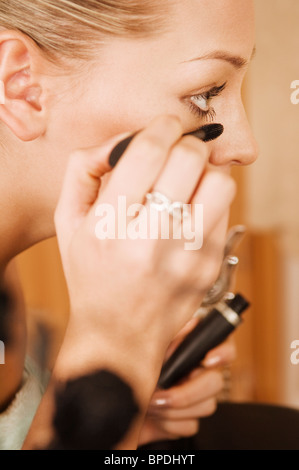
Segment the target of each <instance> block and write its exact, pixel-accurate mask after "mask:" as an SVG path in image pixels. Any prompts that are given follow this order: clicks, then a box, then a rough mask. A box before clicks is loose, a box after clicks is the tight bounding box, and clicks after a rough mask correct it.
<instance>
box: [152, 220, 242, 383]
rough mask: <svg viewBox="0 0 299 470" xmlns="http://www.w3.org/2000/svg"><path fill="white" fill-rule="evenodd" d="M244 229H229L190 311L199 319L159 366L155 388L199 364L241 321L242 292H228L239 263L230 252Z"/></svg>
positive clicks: (186, 372)
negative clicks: (219, 259)
mask: <svg viewBox="0 0 299 470" xmlns="http://www.w3.org/2000/svg"><path fill="white" fill-rule="evenodd" d="M245 230H246V229H245V227H244V226H243V225H237V226H235V227H233V228H232V229H231V230H230V232H229V234H228V238H227V242H226V245H225V248H224V258H223V263H222V267H221V270H220V274H219V277H218V279H217V280H216V282H215V284H214V285H213V287H212V288H211V289H210V290H209V291H208V293H207V294H206V296H205V298H204V300H203V302H202V304H201V307H200V308H199V309H198V310H197V311H196V312H195V314H194V316H195V317H203V319H202V320H200V321H199V323H198V325H197V326H196V327H195V328H194V329H193V330H192V331H191V333H189V334H188V335H187V336H186V338H185V339H184V340H183V342H182V343H181V344H180V345H179V346H178V348H177V349H176V350H175V352H174V353H173V355H172V356H171V357H170V358H169V359H168V360H167V361H166V363H165V364H164V366H163V367H162V371H161V375H160V378H159V381H158V387H159V388H163V389H167V388H170V387H172V386H173V385H175V384H176V383H177V382H178V381H179V380H181V379H182V378H184V377H185V376H186V375H187V374H189V373H190V372H191V371H192V370H193V369H194V368H195V367H197V366H198V365H199V364H200V362H201V361H202V360H203V359H204V357H205V356H206V354H207V353H208V351H210V350H211V349H213V348H215V347H216V346H218V345H219V344H221V343H222V342H223V341H224V340H225V339H226V338H227V337H228V336H229V335H230V334H231V333H232V332H233V331H234V330H235V329H236V328H237V327H238V326H239V325H240V323H241V322H242V317H241V315H242V313H243V312H244V311H245V310H246V309H247V308H248V307H249V302H248V301H247V300H246V299H245V298H244V297H243V296H242V295H240V294H233V293H232V292H230V286H231V283H232V278H233V274H234V272H235V269H236V267H237V265H238V263H239V259H238V258H237V257H236V256H232V255H231V252H232V250H233V249H234V248H235V247H236V245H237V244H238V243H239V242H240V240H241V239H242V237H243V235H244V233H245Z"/></svg>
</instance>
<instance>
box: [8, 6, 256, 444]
mask: <svg viewBox="0 0 299 470" xmlns="http://www.w3.org/2000/svg"><path fill="white" fill-rule="evenodd" d="M222 3H223V7H221V8H219V0H200V1H199V0H188V1H175V2H173V5H172V7H171V9H170V12H169V17H168V19H169V22H168V28H167V31H166V32H165V33H164V34H163V35H159V37H151V38H147V39H144V40H140V39H138V40H136V39H125V38H121V39H119V38H113V39H112V38H109V41H108V42H107V44H106V45H105V46H104V47H101V48H98V49H96V50H95V53H94V60H93V61H91V62H88V63H80V64H77V67H76V70H75V71H68V73H67V74H66V73H65V70H63V69H59V68H57V67H56V66H54V65H53V64H52V63H51V62H49V61H48V60H47V59H46V58H45V57H43V56H42V55H41V53H40V51H39V49H38V48H37V47H36V45H35V44H34V43H33V42H32V41H31V40H30V39H29V38H27V37H26V36H24V35H22V34H20V33H18V32H15V31H3V32H1V33H0V54H1V56H2V60H1V66H0V79H1V80H2V81H3V82H4V84H5V90H6V102H5V104H4V105H0V120H1V124H0V134H1V141H2V142H3V143H4V145H3V146H2V147H3V148H2V149H1V151H2V158H1V159H0V165H1V172H0V174H1V187H0V191H1V198H0V201H1V202H0V204H1V214H2V218H1V221H0V241H1V246H2V253H1V256H2V258H1V259H0V266H1V269H2V273H3V276H4V275H5V272H6V268H7V265H8V263H9V262H10V260H11V259H12V258H13V257H14V256H15V255H16V254H18V253H19V252H21V251H22V250H24V249H26V248H28V247H29V246H32V245H33V244H35V243H37V242H39V241H40V240H43V239H45V238H48V237H51V236H53V235H54V234H55V232H56V229H57V231H58V236H59V241H60V249H61V253H62V259H63V263H64V268H65V272H66V278H67V281H68V286H69V290H70V297H71V300H72V305H73V309H72V312H73V319H74V320H73V321H72V320H71V325H70V328H69V332H68V333H67V334H66V340H65V343H64V345H63V347H62V352H61V354H60V356H59V358H58V361H57V363H58V365H57V367H56V374H57V377H60V378H63V379H65V378H67V377H69V376H70V375H72V374H76V373H79V372H80V373H82V372H84V371H86V370H88V369H89V368H92V367H96V366H97V367H98V366H99V364H95V363H94V361H93V360H91V357H94V349H92V350H91V351H90V356H88V354H87V353H86V355H85V356H84V359H85V360H84V361H82V363H81V362H80V361H78V362H77V365H76V368H75V369H74V367H73V365H72V364H71V360H70V357H72V354H71V353H70V352H72V353H74V351H75V350H76V354H78V351H80V347H82V350H86V344H85V343H84V342H83V340H80V339H79V338H78V335H77V331H79V329H80V328H81V327H82V325H84V328H86V330H88V327H89V326H90V325H93V322H94V314H95V313H94V308H95V305H96V301H95V300H94V302H91V303H90V304H88V305H87V306H86V304H84V303H83V299H84V298H85V299H86V295H85V296H83V294H84V292H83V294H82V298H79V297H78V294H77V291H78V286H79V285H80V283H79V278H81V279H82V277H81V276H79V275H78V277H76V262H75V260H76V254H75V253H74V252H73V251H72V250H71V249H70V247H71V246H74V245H75V246H76V243H78V244H79V245H77V246H79V247H80V248H81V249H83V248H82V247H84V246H85V244H86V234H85V231H86V230H88V228H87V227H89V230H90V227H94V225H93V224H94V218H92V216H91V215H90V210H91V208H93V207H94V204H95V203H96V202H99V201H105V200H111V199H112V200H114V199H115V197H116V195H118V194H128V187H129V186H130V187H132V188H133V189H134V191H135V193H134V197H136V194H137V195H138V194H139V193H140V195H141V194H143V195H144V194H146V192H148V190H149V189H150V188H151V187H152V186H154V187H155V189H157V190H160V191H161V192H163V193H165V194H167V195H168V196H169V197H170V198H171V199H173V200H184V201H186V202H188V201H190V198H191V196H192V193H193V192H194V191H195V190H198V191H199V193H198V194H200V197H201V198H204V197H205V196H206V201H207V206H208V205H210V212H207V213H208V214H209V215H208V219H209V217H210V226H209V227H208V229H206V235H207V239H208V243H207V245H208V244H210V247H211V246H215V243H217V246H219V248H218V251H219V252H218V259H217V263H218V264H217V266H218V269H219V263H220V260H221V249H220V248H221V246H223V243H224V239H225V233H226V227H227V219H228V209H229V204H230V202H231V200H232V196H233V190H232V188H231V186H229V183H228V181H229V177H228V176H227V175H228V174H229V171H230V167H231V166H232V165H234V164H237V165H248V164H250V163H252V162H254V160H255V159H256V157H257V148H256V143H255V141H254V138H253V136H252V134H251V130H250V128H249V125H248V122H247V119H246V115H245V111H244V108H243V104H242V101H241V85H242V81H243V79H244V75H245V73H246V68H247V65H248V63H249V62H250V59H251V56H252V53H253V48H254V12H253V2H252V1H251V0H244V1H242V2H239V1H238V0H223V1H222V2H221V4H222ZM232 12H233V14H232ZM216 51H218V52H217V54H216V55H215V52H216ZM219 51H221V54H219ZM223 52H225V55H224V54H223ZM207 55H210V56H211V57H210V56H209V58H207ZM199 57H200V58H201V59H200V60H193V59H195V58H199ZM203 57H204V58H203ZM236 58H238V59H236ZM240 58H241V59H242V60H241V59H240ZM224 82H226V83H227V84H226V88H225V89H224V90H223V92H222V93H221V94H220V95H219V96H218V97H215V98H214V99H213V101H212V103H211V105H212V107H213V108H214V109H215V112H216V118H215V122H221V123H222V124H223V125H224V128H225V132H224V134H223V135H222V136H221V138H219V139H217V140H216V141H214V142H211V143H209V144H203V143H201V142H199V141H197V140H196V139H195V138H191V137H186V138H184V139H181V136H182V134H184V133H187V132H191V131H194V130H195V129H197V128H198V127H200V126H201V125H203V124H205V123H206V122H207V121H206V119H205V118H203V117H199V116H197V115H195V113H194V111H191V109H190V97H191V95H196V94H200V93H204V92H206V91H208V90H209V89H210V88H212V87H214V86H221V85H222V84H223V83H224ZM161 115H164V116H166V115H167V116H169V117H168V118H167V117H164V118H163V119H162V118H160V121H159V120H155V119H156V116H161ZM170 116H175V118H174V117H170ZM154 118H155V119H154ZM161 119H162V120H161ZM141 128H145V129H146V130H145V131H144V132H143V133H141V134H139V136H138V137H137V138H136V139H135V141H136V142H135V144H134V145H132V146H130V149H131V150H130V151H128V153H127V155H126V157H125V158H123V159H122V161H121V162H120V164H119V165H118V167H117V169H115V170H114V171H113V172H112V173H110V172H109V167H108V163H107V161H108V155H109V152H110V150H111V149H112V148H113V146H114V145H115V142H116V141H119V140H121V137H119V136H118V137H117V138H113V139H112V140H109V139H111V138H112V136H115V135H117V134H120V133H123V132H135V131H136V130H139V129H141ZM166 135H168V137H165V136H166ZM167 139H168V140H167ZM180 139H181V140H180ZM166 140H167V141H166ZM104 142H106V143H105V144H104ZM153 142H156V144H157V147H158V148H159V150H160V151H159V152H158V157H159V158H157V159H153V160H152V161H151V162H150V163H151V166H149V167H148V168H147V166H146V165H148V164H149V162H148V161H147V159H146V155H147V153H150V155H153V154H154V153H155V152H154V150H155V148H156V147H153ZM178 142H179V143H178ZM85 148H91V150H86V151H80V152H79V153H78V152H77V153H76V152H74V151H75V150H76V149H85ZM162 148H163V152H162V151H161V149H162ZM149 150H151V152H149ZM69 155H72V158H71V160H70V163H69V166H67V164H68V160H69ZM140 155H143V159H144V161H143V160H141V159H140ZM137 157H138V158H137ZM182 161H184V163H185V165H184V168H182V164H181V162H182ZM74 162H76V163H74ZM166 163H167V164H166ZM153 165H155V166H154V168H155V171H153V170H152V168H153ZM79 169H80V173H79V171H78V170H79ZM211 170H212V172H211V173H210V171H211ZM182 172H183V173H182ZM65 174H66V175H67V177H66V179H65V182H64V190H63V193H62V196H61V199H60V203H59V206H58V211H57V213H56V227H55V224H54V218H53V215H54V212H55V208H56V206H57V202H58V200H59V195H60V192H61V187H62V185H63V181H64V178H65ZM94 174H96V176H97V177H101V178H102V186H101V189H100V188H99V187H98V186H97V184H98V180H97V182H95V179H94V178H92V177H91V175H94ZM203 174H204V175H206V176H205V178H204V179H203ZM217 174H218V175H219V176H217ZM134 175H138V178H134ZM217 178H218V179H217ZM16 181H18V184H15V182H16ZM186 181H188V182H189V185H186ZM132 182H134V185H133V184H132ZM205 182H206V186H205ZM228 186H229V188H230V189H228ZM90 188H91V189H90ZM186 188H187V189H186ZM203 188H204V189H203ZM205 188H207V189H205ZM99 189H100V193H99V194H100V195H99V196H98V191H99ZM133 189H132V191H133ZM200 191H201V192H200ZM217 191H218V192H219V200H218V199H217V200H216V199H215V198H214V195H215V194H216V193H217ZM7 194H9V196H10V198H9V204H8V203H7ZM221 194H222V195H223V205H221V202H220V201H221ZM198 197H199V196H198ZM80 198H81V199H80ZM99 198H102V199H99ZM141 199H142V198H141ZM199 200H202V199H199ZM214 200H215V203H214V204H212V202H211V201H214ZM13 207H18V211H17V214H16V213H15V211H13V210H12V208H13ZM91 212H92V211H91ZM66 219H67V222H68V226H66V222H63V221H65V220H66ZM208 222H209V220H207V224H208ZM78 227H79V228H78ZM90 249H91V248H90ZM95 249H96V248H95ZM137 251H138V248H137ZM216 251H217V250H216ZM81 252H82V251H81ZM210 252H211V250H209V249H208V248H207V247H206V253H205V254H206V258H204V253H201V254H200V256H202V260H204V259H205V260H207V259H208V256H210ZM120 253H122V252H121V251H120ZM125 253H131V252H130V249H129V245H128V246H127V250H126V252H125ZM170 253H171V257H170V255H169V258H168V259H170V258H171V260H172V261H173V263H172V264H171V266H172V267H173V266H177V265H179V266H184V264H182V263H178V258H175V256H174V255H173V252H170ZM101 254H102V253H101ZM131 254H132V253H131ZM93 255H94V253H93ZM176 256H177V255H176ZM184 256H185V254H184ZM195 256H196V255H195V254H194V253H192V260H193V261H192V262H193V263H194V262H195V261H194V259H195ZM112 258H113V257H112ZM91 259H92V255H91ZM108 259H109V258H108ZM126 259H127V258H126ZM147 259H148V258H147ZM180 259H181V258H180ZM189 259H190V260H191V255H190V257H189V258H188V260H189ZM109 260H110V259H109ZM143 261H144V260H143ZM109 262H112V261H111V260H110V261H109ZM118 262H119V261H118ZM167 262H168V261H167ZM197 262H198V261H197ZM204 262H206V263H207V261H202V263H204ZM78 263H79V262H78ZM78 263H77V264H78ZM213 263H214V264H213V266H214V268H213V269H214V278H215V272H217V269H216V268H215V261H214V262H213ZM115 266H117V259H115ZM190 266H191V261H190ZM81 268H82V269H85V267H84V268H83V267H82V266H81ZM94 269H96V268H94ZM168 269H169V268H168ZM176 269H177V268H176ZM180 269H181V271H182V272H177V273H176V275H178V276H181V277H180V279H181V280H182V277H183V274H184V275H185V276H187V274H186V273H183V269H185V268H180ZM202 269H203V270H204V269H205V270H206V271H205V272H207V271H209V264H205V265H204V264H202ZM190 270H191V268H190ZM81 272H82V271H80V273H81ZM95 273H96V274H97V275H98V273H97V272H96V271H92V269H91V272H88V271H86V273H85V274H86V276H85V278H86V279H90V280H91V277H92V274H95ZM156 274H158V270H157V273H156ZM189 275H190V272H189ZM157 277H159V276H157ZM189 277H190V276H189ZM212 277H213V276H211V279H212ZM201 279H202V286H203V290H204V287H206V288H207V287H208V285H205V282H204V281H203V279H204V278H203V277H201ZM211 279H210V280H211ZM131 281H132V279H131ZM136 282H138V280H136ZM103 283H105V279H103ZM207 284H208V283H207ZM97 285H99V283H98V284H97ZM145 285H146V283H145ZM92 287H93V283H92V282H90V285H89V286H88V288H86V289H87V291H88V292H90V293H92V295H91V296H90V298H92V296H94V297H95V294H94V292H95V291H97V286H96V285H94V289H93V288H92ZM155 289H156V287H155ZM81 290H82V289H81ZM85 294H86V292H85ZM111 295H113V293H111ZM163 295H164V294H162V293H161V302H160V304H161V305H163V301H164V300H163V299H164V297H163ZM173 295H174V293H173ZM110 298H111V297H110ZM128 298H130V296H129V295H128ZM101 300H102V302H103V305H105V306H106V305H108V304H107V302H109V301H108V300H107V299H101ZM162 300H163V301H162ZM97 301H98V299H97ZM198 301H199V298H198V297H194V298H193V299H192V302H191V301H190V304H189V306H188V308H189V310H190V311H191V312H192V308H193V309H194V307H195V306H196V305H198V304H196V302H198ZM165 305H169V298H167V299H166V298H165ZM81 307H82V308H84V309H85V310H86V307H88V308H89V310H88V311H90V312H91V314H90V317H89V316H88V315H87V317H86V318H85V319H84V323H82V317H81V315H79V313H78V312H79V311H80V308H81ZM109 308H110V306H109ZM185 309H186V299H185V304H184V308H182V309H181V310H180V308H178V311H179V312H181V317H180V320H179V319H177V322H176V323H175V325H174V326H173V328H172V329H171V328H169V327H168V324H167V323H165V324H162V321H160V320H159V321H160V323H159V328H153V329H152V336H151V337H152V343H153V344H154V345H155V346H156V350H157V355H156V356H155V357H154V359H153V361H152V362H151V361H150V360H148V362H147V360H146V359H145V361H144V363H143V364H140V368H141V369H142V368H143V369H144V371H146V370H148V374H149V376H152V381H149V382H150V383H149V384H148V387H147V389H146V390H144V393H143V394H142V396H141V395H140V403H142V409H143V413H144V414H145V413H146V410H148V418H147V420H146V421H145V424H144V425H143V424H142V423H143V417H144V416H143V417H142V419H140V420H139V421H138V423H136V426H135V428H134V430H133V432H132V437H130V438H129V439H128V443H124V444H123V448H126V447H131V446H132V447H134V442H135V445H136V442H139V444H140V443H146V442H149V441H151V440H153V439H160V438H176V437H180V436H187V435H191V434H193V433H194V432H196V430H197V428H198V419H197V418H198V417H201V416H206V415H208V414H210V413H212V412H213V411H214V409H215V396H216V395H217V393H218V392H219V391H220V390H221V386H222V383H221V379H220V374H219V372H218V371H217V370H216V369H215V367H216V366H219V365H222V364H225V363H228V362H230V361H231V360H232V358H233V355H234V350H233V347H231V346H230V345H222V346H221V347H219V348H217V349H216V350H214V351H213V352H211V353H210V354H209V356H208V358H207V360H206V366H207V368H208V369H207V370H204V369H200V370H198V371H195V372H194V373H193V374H192V375H191V376H190V377H189V379H188V380H187V381H186V382H184V383H183V384H181V385H180V386H176V387H174V388H172V389H171V390H169V391H167V392H165V393H164V392H163V393H162V392H160V391H158V392H156V393H155V394H154V395H153V392H154V384H155V380H156V379H157V373H158V371H159V370H160V367H161V361H163V357H164V356H165V354H166V351H167V348H168V347H169V343H170V341H171V340H172V339H174V337H175V336H176V335H177V334H178V333H179V330H180V329H181V328H182V327H183V326H184V325H185V324H186V322H187V321H188V319H190V317H191V316H190V311H189V313H188V315H187V314H186V313H184V314H183V313H182V312H183V311H185ZM194 310H195V309H194ZM194 310H193V311H194ZM89 319H90V320H89ZM145 324H146V322H145V323H144V324H143V327H144V326H145ZM113 325H115V322H114V324H113ZM141 325H142V321H141V320H140V330H139V331H138V334H139V335H142V334H144V333H143V330H142V328H141ZM155 325H158V319H157V320H156V323H155ZM109 328H110V327H109V325H108V326H107V334H108V331H109ZM134 328H135V326H134ZM136 328H137V327H136ZM168 329H169V330H170V331H169V335H166V334H165V331H167V330H168ZM137 330H138V328H137ZM114 334H115V332H114ZM116 336H117V333H116ZM164 336H166V338H165V339H163V338H164ZM98 342H99V341H98V336H97V341H96V343H97V344H98ZM114 344H115V343H114ZM114 344H113V345H111V344H109V342H107V337H105V335H104V336H103V337H102V346H101V347H102V348H103V349H102V351H104V352H107V351H110V350H111V356H113V355H114V362H113V363H112V364H110V365H111V367H114V368H115V369H116V370H117V365H116V364H117V363H118V361H117V360H118V359H119V358H118V357H117V354H116V353H115V351H114V349H113V346H114ZM118 344H119V350H120V352H121V353H123V351H125V350H126V348H127V343H125V341H123V340H122V338H121V333H119V343H118ZM74 345H75V346H74ZM161 345H162V346H161ZM122 346H123V348H122ZM138 348H139V346H137V345H136V351H135V352H137V353H140V351H139V350H138ZM98 352H99V353H100V352H101V351H100V350H99V351H98ZM13 355H14V353H13V352H12V357H13ZM149 356H150V354H149ZM98 357H99V356H98ZM135 357H138V355H137V356H136V354H135ZM208 359H210V364H209V361H208ZM22 360H23V358H20V354H16V355H15V356H14V357H13V359H12V362H11V363H10V364H11V365H10V368H11V367H12V364H15V370H16V371H18V370H19V371H20V370H21V367H20V364H21V363H22ZM131 362H132V358H130V357H128V358H127V363H128V364H130V363H131ZM136 363H137V364H135V363H134V362H132V370H136V373H133V372H132V376H133V378H132V377H129V380H131V383H132V385H133V386H134V387H136V389H137V390H140V388H142V383H143V381H141V378H140V372H139V369H138V361H136ZM209 366H210V369H209ZM1 373H2V374H3V377H5V376H6V377H7V375H5V369H2V371H1V370H0V374H1ZM6 374H7V370H6ZM54 375H55V374H54ZM0 379H1V383H3V381H2V377H1V376H0ZM3 380H4V379H3ZM19 381H20V377H18V376H17V377H15V378H14V384H16V383H19ZM15 386H16V385H14V387H15ZM14 387H13V388H14ZM1 393H2V394H3V396H2V397H1V398H2V402H5V400H6V401H7V398H8V397H9V396H10V395H11V394H12V388H11V387H10V391H9V393H8V392H7V390H4V392H1ZM46 399H48V400H50V399H49V398H46ZM149 405H150V408H148V407H149ZM37 421H38V419H37ZM37 428H38V425H37ZM136 436H140V437H136ZM33 442H34V439H33ZM27 445H28V447H30V446H31V445H33V444H32V442H30V443H29V444H27Z"/></svg>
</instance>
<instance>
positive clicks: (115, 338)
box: [54, 320, 165, 409]
mask: <svg viewBox="0 0 299 470" xmlns="http://www.w3.org/2000/svg"><path fill="white" fill-rule="evenodd" d="M164 354H165V351H164V348H162V349H161V347H158V346H157V345H156V344H155V341H150V339H149V338H140V337H136V334H131V335H130V334H129V333H127V335H126V334H125V333H124V332H123V334H117V333H115V334H113V333H112V332H108V331H106V332H105V331H104V329H103V328H102V329H97V328H89V327H87V325H84V326H82V325H78V324H77V323H76V322H73V321H72V320H70V323H69V326H68V329H67V333H66V336H65V340H64V343H63V345H62V348H61V351H60V354H59V356H58V359H57V362H56V366H55V371H54V374H55V378H56V379H57V380H59V381H66V380H69V379H70V378H75V377H78V376H80V375H86V374H88V373H90V372H93V371H95V370H100V369H107V370H110V371H111V372H114V373H115V374H117V375H118V376H119V377H121V378H122V379H123V380H124V381H126V382H127V383H128V384H129V385H130V386H131V387H132V389H133V390H134V392H135V396H136V399H137V401H138V403H139V406H140V407H141V409H143V408H147V405H148V402H149V400H150V399H151V396H152V394H153V392H154V390H155V388H156V384H157V381H158V378H159V374H160V370H161V367H162V363H163V359H164Z"/></svg>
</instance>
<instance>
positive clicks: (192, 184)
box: [154, 136, 209, 203]
mask: <svg viewBox="0 0 299 470" xmlns="http://www.w3.org/2000/svg"><path fill="white" fill-rule="evenodd" d="M208 156H209V155H208V147H207V145H206V144H204V143H203V142H201V141H199V140H197V139H195V138H194V137H191V136H187V137H184V138H183V139H181V140H180V142H179V144H177V145H176V146H175V147H174V148H173V150H172V152H171V155H170V157H169V159H168V161H167V164H166V166H165V168H164V170H163V172H162V173H161V175H160V177H159V179H158V181H157V182H156V184H155V186H154V190H155V191H158V192H161V193H162V194H164V195H165V196H167V197H168V198H169V199H170V200H172V201H180V202H184V203H188V202H189V200H190V199H191V197H192V195H193V193H194V191H195V189H196V187H197V186H198V184H199V181H200V178H201V176H202V174H203V171H204V169H205V167H206V165H207V162H208Z"/></svg>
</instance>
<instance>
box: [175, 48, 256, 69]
mask: <svg viewBox="0 0 299 470" xmlns="http://www.w3.org/2000/svg"><path fill="white" fill-rule="evenodd" d="M255 54H256V47H254V48H253V51H252V54H251V57H250V60H247V59H245V58H244V57H241V56H237V55H232V54H230V53H229V52H226V51H213V52H209V53H208V54H205V55H203V56H201V57H195V58H194V59H191V60H186V61H184V62H183V63H187V62H194V61H196V60H209V59H218V60H224V61H225V62H228V63H229V64H231V65H233V67H235V68H236V69H238V70H239V69H242V68H244V67H246V66H247V65H248V64H249V63H250V61H251V60H252V59H253V58H254V56H255Z"/></svg>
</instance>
